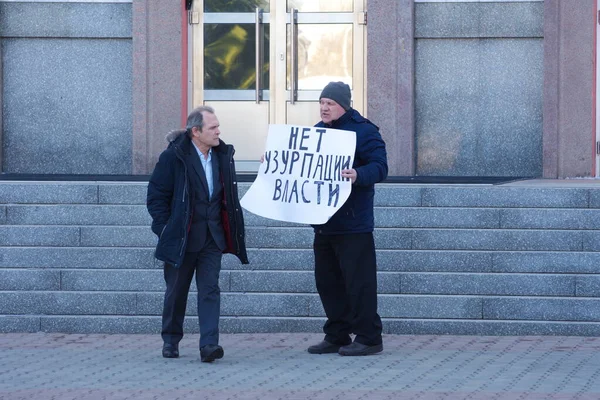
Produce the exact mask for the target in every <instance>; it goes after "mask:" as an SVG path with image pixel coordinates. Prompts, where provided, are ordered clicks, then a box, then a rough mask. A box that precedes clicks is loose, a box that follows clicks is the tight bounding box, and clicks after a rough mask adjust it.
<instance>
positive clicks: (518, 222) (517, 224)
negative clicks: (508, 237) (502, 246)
mask: <svg viewBox="0 0 600 400" xmlns="http://www.w3.org/2000/svg"><path fill="white" fill-rule="evenodd" d="M501 221H502V224H501V228H505V229H598V228H599V227H600V210H590V209H585V210H556V209H554V210H553V209H542V210H534V209H511V210H502V211H501Z"/></svg>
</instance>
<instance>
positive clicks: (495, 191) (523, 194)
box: [423, 186, 588, 208]
mask: <svg viewBox="0 0 600 400" xmlns="http://www.w3.org/2000/svg"><path fill="white" fill-rule="evenodd" d="M423 206H425V207H547V208H587V207H588V191H587V190H585V189H562V188H557V189H554V188H552V189H541V188H509V187H503V186H497V187H482V188H470V187H460V186H459V187H457V186H449V187H431V188H424V189H423Z"/></svg>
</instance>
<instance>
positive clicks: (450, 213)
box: [375, 207, 500, 228]
mask: <svg viewBox="0 0 600 400" xmlns="http://www.w3.org/2000/svg"><path fill="white" fill-rule="evenodd" d="M375 226H377V227H378V228H499V227H500V211H499V210H497V209H471V208H458V209H448V208H400V207H378V208H376V209H375Z"/></svg>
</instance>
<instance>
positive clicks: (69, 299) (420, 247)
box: [0, 181, 600, 336]
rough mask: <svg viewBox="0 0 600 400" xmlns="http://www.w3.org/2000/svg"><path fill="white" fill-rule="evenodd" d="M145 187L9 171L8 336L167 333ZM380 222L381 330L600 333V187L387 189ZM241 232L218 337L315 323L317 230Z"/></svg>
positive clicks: (0, 268) (1, 299)
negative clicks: (243, 252)
mask: <svg viewBox="0 0 600 400" xmlns="http://www.w3.org/2000/svg"><path fill="white" fill-rule="evenodd" d="M248 185H249V184H243V186H242V187H241V188H240V189H241V192H244V191H245V190H246V189H247V187H248ZM145 194H146V183H144V182H15V181H0V332H37V331H42V332H65V333H155V332H156V333H158V332H159V331H160V314H161V310H162V297H163V290H164V281H163V277H162V265H161V264H160V263H159V262H157V261H155V260H154V259H153V246H154V244H155V240H156V239H155V237H154V235H153V234H152V232H151V231H150V229H149V224H150V218H149V216H148V214H147V212H146V208H145ZM376 225H377V228H376V232H375V238H376V246H377V249H378V266H379V273H378V285H379V312H380V315H381V317H382V318H383V323H384V331H385V332H386V333H397V334H458V335H462V334H465V335H538V334H542V335H589V336H598V335H600V184H598V185H593V184H591V185H584V186H577V185H575V186H571V187H560V186H552V185H527V183H520V184H518V185H511V184H508V185H433V184H427V185H418V184H404V185H403V184H381V185H378V187H377V194H376ZM246 235H247V245H248V248H249V257H250V261H251V263H250V264H249V265H241V264H240V263H239V261H238V260H237V259H236V258H234V257H232V256H225V257H224V260H223V269H222V272H221V277H220V285H221V290H222V302H221V308H222V324H221V327H222V331H223V332H298V331H302V332H304V331H308V332H320V330H321V326H322V323H323V321H324V320H323V315H324V313H323V309H322V307H321V304H320V301H319V298H318V296H317V294H316V291H315V284H314V277H313V272H312V271H313V256H312V251H311V243H312V230H311V228H310V227H306V226H302V225H297V224H289V223H283V222H278V221H272V220H267V219H264V218H260V217H257V216H254V215H250V214H246ZM194 299H195V289H193V293H192V294H191V298H190V301H189V302H188V318H187V319H186V325H187V326H186V329H187V332H197V331H198V325H197V321H196V319H195V318H194V317H193V316H194V315H195V313H196V311H195V300H194Z"/></svg>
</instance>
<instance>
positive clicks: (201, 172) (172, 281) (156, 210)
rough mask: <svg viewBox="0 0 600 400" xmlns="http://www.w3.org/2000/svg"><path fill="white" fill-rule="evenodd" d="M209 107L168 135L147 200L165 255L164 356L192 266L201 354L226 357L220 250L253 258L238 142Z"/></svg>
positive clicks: (178, 326)
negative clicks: (228, 137) (229, 138)
mask: <svg viewBox="0 0 600 400" xmlns="http://www.w3.org/2000/svg"><path fill="white" fill-rule="evenodd" d="M219 135H220V131H219V120H218V119H217V116H216V115H215V112H214V110H213V109H212V108H211V107H206V106H205V107H198V108H196V109H195V110H193V111H192V112H191V113H190V115H189V116H188V118H187V123H186V129H185V130H178V131H173V132H171V133H170V134H169V135H167V140H168V141H169V146H168V147H167V149H166V150H165V151H163V152H162V154H161V155H160V157H159V159H158V163H157V164H156V166H155V168H154V172H153V173H152V176H151V177H150V182H149V183H148V194H147V198H146V205H147V207H148V212H149V213H150V215H151V217H152V231H153V232H154V233H155V234H156V235H157V236H158V244H157V245H156V252H155V256H156V258H157V259H159V260H161V261H164V263H165V265H164V278H165V282H166V285H167V289H166V292H165V298H164V307H163V315H162V332H161V334H162V339H163V342H164V344H163V350H162V355H163V357H166V358H177V357H179V342H180V341H181V339H182V337H183V321H184V318H185V308H186V304H187V298H188V293H189V289H190V284H191V282H192V278H193V276H194V273H195V274H196V286H197V288H198V321H199V323H200V358H201V360H202V361H203V362H212V361H214V360H216V359H219V358H222V357H223V354H224V352H223V348H222V347H221V346H219V317H220V304H221V303H220V299H221V297H220V289H219V272H220V271H221V258H222V255H223V253H232V254H235V255H236V256H237V257H238V258H239V259H240V261H241V262H242V263H243V264H248V257H247V254H246V245H245V241H244V240H245V237H244V219H243V215H242V210H241V207H240V204H239V198H238V192H237V179H236V173H235V165H234V160H233V154H234V152H235V151H234V149H233V146H231V145H227V144H225V143H224V142H223V141H222V140H220V139H219Z"/></svg>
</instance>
